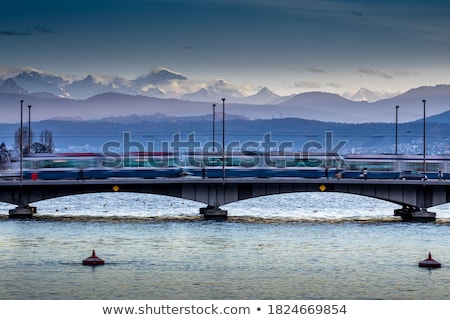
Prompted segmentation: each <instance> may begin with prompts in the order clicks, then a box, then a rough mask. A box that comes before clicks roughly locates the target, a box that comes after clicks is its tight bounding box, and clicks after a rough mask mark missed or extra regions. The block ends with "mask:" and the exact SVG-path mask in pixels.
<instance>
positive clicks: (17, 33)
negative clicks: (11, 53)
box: [0, 30, 32, 37]
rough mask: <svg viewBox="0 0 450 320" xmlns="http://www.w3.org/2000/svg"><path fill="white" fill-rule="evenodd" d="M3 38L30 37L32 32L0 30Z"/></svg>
mask: <svg viewBox="0 0 450 320" xmlns="http://www.w3.org/2000/svg"><path fill="white" fill-rule="evenodd" d="M0 35H1V36H12V37H15V36H29V35H32V33H31V32H30V31H21V30H0Z"/></svg>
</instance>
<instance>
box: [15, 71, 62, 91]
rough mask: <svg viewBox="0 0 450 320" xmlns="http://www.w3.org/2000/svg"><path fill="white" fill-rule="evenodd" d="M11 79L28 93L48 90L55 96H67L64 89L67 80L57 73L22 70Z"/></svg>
mask: <svg viewBox="0 0 450 320" xmlns="http://www.w3.org/2000/svg"><path fill="white" fill-rule="evenodd" d="M12 79H13V80H14V82H15V83H16V84H18V85H19V86H21V87H22V88H23V89H25V90H26V91H28V92H29V93H39V92H49V93H51V94H53V95H55V96H57V97H68V95H67V92H66V91H65V89H64V87H65V86H66V84H68V82H67V81H66V80H64V79H63V78H62V77H60V76H57V75H53V74H48V73H44V72H38V71H31V72H27V71H23V72H21V73H19V74H18V75H17V76H15V77H13V78H12Z"/></svg>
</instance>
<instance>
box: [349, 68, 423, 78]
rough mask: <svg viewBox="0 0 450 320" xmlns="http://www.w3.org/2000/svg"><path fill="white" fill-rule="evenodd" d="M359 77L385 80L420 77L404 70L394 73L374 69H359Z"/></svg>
mask: <svg viewBox="0 0 450 320" xmlns="http://www.w3.org/2000/svg"><path fill="white" fill-rule="evenodd" d="M357 72H358V74H359V75H362V76H365V75H368V76H374V77H380V78H384V79H394V78H397V77H408V76H418V75H419V74H418V73H417V72H411V71H404V70H395V71H393V72H392V73H389V72H385V71H381V70H374V69H372V68H363V67H361V68H358V70H357Z"/></svg>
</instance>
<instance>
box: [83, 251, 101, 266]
mask: <svg viewBox="0 0 450 320" xmlns="http://www.w3.org/2000/svg"><path fill="white" fill-rule="evenodd" d="M102 264H105V260H103V259H100V258H99V257H97V256H96V255H95V250H92V256H90V257H89V258H86V259H84V260H83V265H85V266H97V265H102Z"/></svg>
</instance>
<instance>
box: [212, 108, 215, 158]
mask: <svg viewBox="0 0 450 320" xmlns="http://www.w3.org/2000/svg"><path fill="white" fill-rule="evenodd" d="M212 107H213V129H212V130H213V132H212V134H213V135H212V139H213V152H214V151H216V104H215V103H214V104H213V105H212Z"/></svg>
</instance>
